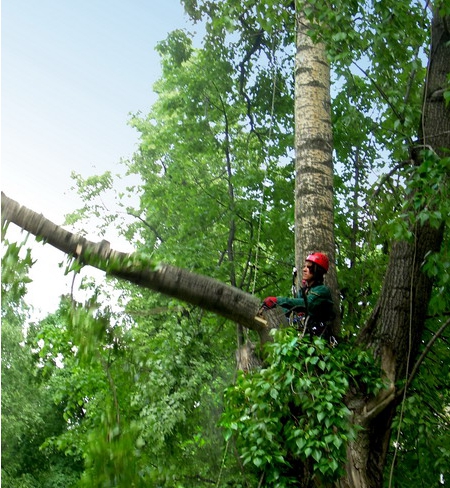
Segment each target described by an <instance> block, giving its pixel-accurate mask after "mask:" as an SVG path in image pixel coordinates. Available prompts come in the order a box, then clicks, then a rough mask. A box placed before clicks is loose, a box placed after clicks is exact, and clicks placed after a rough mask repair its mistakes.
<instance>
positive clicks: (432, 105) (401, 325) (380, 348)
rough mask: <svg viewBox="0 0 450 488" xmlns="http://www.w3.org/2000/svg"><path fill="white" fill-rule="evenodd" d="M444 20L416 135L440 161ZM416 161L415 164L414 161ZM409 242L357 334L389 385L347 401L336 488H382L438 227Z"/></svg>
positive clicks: (418, 231) (416, 229)
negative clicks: (348, 434)
mask: <svg viewBox="0 0 450 488" xmlns="http://www.w3.org/2000/svg"><path fill="white" fill-rule="evenodd" d="M448 21H449V19H448V18H446V19H442V18H441V17H439V14H438V12H435V16H434V19H433V24H432V46H431V53H430V62H429V70H428V74H427V84H426V86H427V90H426V92H425V93H424V111H423V115H422V123H421V127H420V129H419V134H420V144H419V149H421V148H422V147H423V146H424V145H426V146H427V147H428V148H429V149H432V150H433V151H435V152H436V153H437V154H438V155H439V156H444V155H445V156H447V155H446V154H445V151H444V150H443V148H450V112H449V109H448V108H447V107H446V106H445V100H444V91H445V87H446V83H447V81H446V79H447V75H448V74H449V73H450V42H449V41H450V32H449V29H448V25H449V22H448ZM415 149H416V148H412V154H413V160H412V161H411V163H412V164H420V159H419V158H420V156H419V154H420V152H419V151H416V150H415ZM414 158H416V159H414ZM412 225H413V228H412V229H411V231H412V233H413V239H412V240H411V242H409V241H408V242H396V243H394V244H393V246H392V250H391V253H390V256H389V264H388V267H387V271H386V275H385V279H384V281H383V288H382V291H381V295H380V298H379V301H378V304H377V306H376V307H375V309H374V312H373V314H372V317H371V319H370V320H369V321H368V323H367V324H366V326H365V327H364V329H363V330H362V331H361V333H360V335H359V338H358V343H359V344H360V345H361V346H363V347H365V348H370V349H372V350H373V351H374V353H375V355H376V356H377V357H378V358H380V360H381V365H382V369H383V372H384V374H385V375H386V378H387V380H388V382H389V384H390V386H389V387H388V388H387V390H385V391H383V392H382V393H381V394H380V395H379V397H378V398H375V399H371V400H369V401H368V402H364V401H358V394H355V395H354V396H353V397H352V398H349V401H348V404H349V407H350V408H351V410H352V411H353V414H354V419H353V420H354V422H355V423H356V424H358V425H360V426H361V427H363V428H364V430H363V431H361V432H360V434H359V435H358V438H357V439H356V441H355V442H353V443H352V444H351V445H350V446H349V449H348V465H347V478H346V479H345V480H342V485H341V486H346V487H352V488H372V487H373V488H376V487H380V486H382V484H383V471H384V468H385V463H386V456H387V453H388V449H389V441H390V436H391V423H392V419H393V417H394V415H395V409H396V406H397V404H398V402H399V394H398V392H397V391H396V387H397V385H398V381H400V380H407V379H408V377H409V374H410V373H411V370H412V368H413V366H414V361H415V358H416V356H417V351H418V348H419V345H420V340H421V337H422V332H423V329H424V324H425V319H426V314H427V307H428V303H429V300H430V296H431V291H432V285H433V283H432V280H431V279H430V278H429V277H428V276H427V275H426V274H425V273H424V272H423V271H422V265H423V262H424V260H425V259H426V255H427V254H428V253H429V252H438V251H439V249H440V247H441V244H442V240H443V230H444V229H443V226H441V227H439V228H435V227H432V226H430V225H429V224H428V223H425V224H424V225H422V224H420V223H418V222H417V223H413V224H412Z"/></svg>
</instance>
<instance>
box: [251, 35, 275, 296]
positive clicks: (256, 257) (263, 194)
mask: <svg viewBox="0 0 450 488" xmlns="http://www.w3.org/2000/svg"><path fill="white" fill-rule="evenodd" d="M274 59H275V41H273V46H272V56H271V59H270V67H271V69H272V73H273V78H272V103H271V107H270V125H269V137H268V138H269V141H270V139H271V137H272V127H273V119H274V111H275V93H276V86H277V71H276V63H275V62H274ZM267 156H268V158H269V157H270V146H269V149H268V151H267ZM266 175H267V165H266V167H265V171H264V177H263V181H262V194H261V205H260V209H259V219H258V233H257V236H256V251H255V267H254V269H255V271H254V275H253V285H252V295H254V294H255V288H256V280H257V275H258V260H259V245H260V243H261V227H262V216H263V208H264V200H265V188H266V187H265V185H264V182H265V180H266Z"/></svg>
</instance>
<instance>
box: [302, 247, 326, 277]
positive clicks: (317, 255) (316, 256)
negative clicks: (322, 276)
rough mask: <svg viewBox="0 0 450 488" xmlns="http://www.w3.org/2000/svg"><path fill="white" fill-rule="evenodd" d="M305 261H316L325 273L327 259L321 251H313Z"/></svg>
mask: <svg viewBox="0 0 450 488" xmlns="http://www.w3.org/2000/svg"><path fill="white" fill-rule="evenodd" d="M306 261H312V262H313V263H316V264H317V265H318V266H320V267H321V268H323V269H324V270H325V273H326V272H327V271H328V266H329V264H330V263H329V261H328V256H326V255H325V254H322V253H321V252H313V253H311V254H310V255H309V256H308V257H307V258H306Z"/></svg>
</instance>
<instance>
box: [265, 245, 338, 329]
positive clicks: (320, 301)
mask: <svg viewBox="0 0 450 488" xmlns="http://www.w3.org/2000/svg"><path fill="white" fill-rule="evenodd" d="M328 268H329V260H328V257H327V256H326V255H325V254H322V253H320V252H313V253H311V254H309V255H308V256H307V258H306V260H305V265H304V266H303V272H302V286H301V288H300V290H299V292H298V294H297V296H294V297H293V298H289V297H267V298H265V299H264V301H263V304H264V305H263V306H264V307H266V308H269V309H270V308H273V307H275V306H276V305H279V306H281V307H282V308H283V309H284V311H285V313H286V315H287V316H288V317H289V318H291V316H292V317H293V322H294V324H297V323H298V322H300V323H301V324H304V325H305V327H306V331H307V332H309V333H311V334H313V335H318V336H328V335H329V334H330V332H329V331H328V330H327V326H328V324H329V323H330V322H331V321H332V320H333V318H334V314H333V300H332V298H331V292H330V289H329V288H328V287H327V286H326V285H324V283H323V278H324V275H325V274H326V272H327V271H328Z"/></svg>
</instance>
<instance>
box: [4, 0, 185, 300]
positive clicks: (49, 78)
mask: <svg viewBox="0 0 450 488" xmlns="http://www.w3.org/2000/svg"><path fill="white" fill-rule="evenodd" d="M1 8H2V12H1V16H2V53H1V54H2V164H1V189H2V191H4V192H5V193H6V194H7V195H8V196H9V197H11V198H13V199H15V200H17V201H19V202H20V203H22V204H24V205H26V206H28V207H30V208H32V209H34V210H36V211H38V212H39V213H43V214H44V215H45V216H46V217H48V218H50V219H51V220H53V221H54V222H55V223H58V224H61V223H62V222H63V217H64V214H66V213H67V212H70V211H71V210H73V209H74V208H76V205H77V204H78V201H77V199H76V198H75V197H74V195H73V194H71V192H70V191H69V188H70V186H71V184H72V182H71V179H70V174H71V172H72V171H76V172H77V173H80V174H82V175H83V176H89V175H92V174H100V173H103V172H104V171H105V170H112V171H113V172H117V171H119V170H120V165H119V161H120V160H121V159H122V158H128V157H129V156H131V154H132V153H133V151H134V150H135V149H136V147H137V143H138V137H137V133H136V132H135V131H133V130H132V129H131V128H130V127H128V125H127V121H128V119H129V114H130V113H136V112H138V111H141V112H143V113H146V112H148V110H149V108H150V106H151V104H152V103H153V102H154V101H155V95H154V94H153V92H152V85H153V83H154V82H155V81H156V80H157V79H158V77H159V76H160V66H159V57H158V55H157V53H156V52H155V50H154V48H155V45H156V43H157V42H158V41H161V40H163V39H165V38H166V36H167V34H168V33H169V32H170V31H172V30H174V29H177V28H188V29H189V30H192V29H193V28H192V26H191V24H190V23H189V22H188V21H187V18H186V16H185V15H184V11H183V8H182V6H181V4H180V3H179V1H178V0H163V1H161V0H146V1H145V0H76V1H74V0H39V1H37V0H3V2H2V4H1ZM45 247H48V246H45ZM46 255H48V252H47V251H46ZM42 259H44V258H42ZM42 259H41V261H42ZM45 259H46V258H45ZM54 259H56V260H57V261H61V257H60V256H57V257H56V258H54ZM42 265H43V263H42V262H41V263H40V266H42ZM45 266H46V267H49V266H53V265H52V264H46V265H45ZM39 274H40V275H42V270H38V271H36V272H35V275H39ZM46 284H47V285H48V286H50V283H49V280H48V279H47V283H46ZM36 286H38V287H39V286H41V287H42V283H41V285H36ZM56 290H57V287H55V292H56ZM63 291H64V290H59V293H62V292H63Z"/></svg>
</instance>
